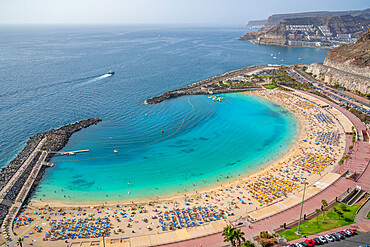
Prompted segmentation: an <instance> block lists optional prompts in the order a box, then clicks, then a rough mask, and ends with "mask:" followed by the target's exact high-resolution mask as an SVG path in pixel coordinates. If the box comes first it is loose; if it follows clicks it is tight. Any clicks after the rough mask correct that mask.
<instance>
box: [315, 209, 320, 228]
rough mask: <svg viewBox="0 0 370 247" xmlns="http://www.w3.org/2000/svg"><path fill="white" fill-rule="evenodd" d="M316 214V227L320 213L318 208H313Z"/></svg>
mask: <svg viewBox="0 0 370 247" xmlns="http://www.w3.org/2000/svg"><path fill="white" fill-rule="evenodd" d="M315 211H316V213H317V215H316V224H317V227H319V214H320V209H316V210H315Z"/></svg>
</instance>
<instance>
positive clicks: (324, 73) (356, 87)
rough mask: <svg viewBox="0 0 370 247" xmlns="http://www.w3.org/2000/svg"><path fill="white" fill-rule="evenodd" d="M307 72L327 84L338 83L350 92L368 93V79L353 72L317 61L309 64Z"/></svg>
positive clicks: (369, 86) (369, 87) (369, 82)
mask: <svg viewBox="0 0 370 247" xmlns="http://www.w3.org/2000/svg"><path fill="white" fill-rule="evenodd" d="M307 72H311V73H312V74H313V75H316V78H317V79H318V80H320V81H322V82H325V83H326V84H328V85H331V86H334V85H340V86H341V87H344V88H346V89H348V90H350V91H351V92H356V91H359V92H361V93H363V94H369V93H370V79H369V78H368V77H364V76H360V75H357V74H354V73H349V72H346V71H343V70H339V69H336V68H333V67H329V66H326V65H323V64H319V63H313V64H311V65H310V66H309V67H308V69H307Z"/></svg>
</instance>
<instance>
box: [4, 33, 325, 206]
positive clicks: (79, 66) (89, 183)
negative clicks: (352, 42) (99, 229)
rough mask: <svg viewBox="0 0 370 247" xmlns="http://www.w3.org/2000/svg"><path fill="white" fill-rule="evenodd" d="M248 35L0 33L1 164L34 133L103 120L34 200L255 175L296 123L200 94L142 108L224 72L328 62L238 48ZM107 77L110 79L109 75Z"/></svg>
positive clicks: (156, 189) (235, 99)
mask: <svg viewBox="0 0 370 247" xmlns="http://www.w3.org/2000/svg"><path fill="white" fill-rule="evenodd" d="M247 31H248V30H246V29H242V28H234V27H225V28H222V27H211V28H206V27H198V28H193V27H183V26H182V27H174V26H98V27H96V26H79V27H76V26H73V27H72V26H25V27H20V26H2V27H0V54H1V55H0V86H1V87H0V88H1V90H0V119H1V121H0V165H1V166H4V165H6V164H7V163H8V162H9V161H10V160H11V159H12V158H14V157H15V155H16V154H17V153H18V152H19V151H20V150H21V149H22V148H23V146H24V143H25V141H26V140H27V139H28V138H29V137H30V136H32V135H34V134H36V133H38V132H43V131H46V130H49V129H52V128H57V127H60V126H62V125H65V124H67V123H72V122H75V121H78V120H81V119H86V118H90V117H99V118H102V119H103V122H101V123H99V124H98V125H97V126H92V127H90V128H88V129H85V130H83V131H81V132H78V133H76V134H74V135H73V137H72V138H71V139H70V142H69V143H68V145H67V146H66V147H65V148H64V150H67V151H68V150H76V149H90V152H89V153H83V154H79V155H77V156H74V157H66V156H63V157H55V158H54V159H53V161H54V162H55V164H56V165H55V167H53V168H50V169H47V172H46V174H45V176H44V178H43V181H42V183H41V185H40V186H39V188H38V190H37V192H36V194H35V195H34V197H35V199H38V198H43V199H44V200H57V201H65V202H91V201H99V202H100V201H118V200H136V199H140V198H147V197H156V196H161V195H166V194H172V193H174V194H176V193H178V192H181V193H184V192H185V190H186V191H189V190H197V189H201V188H204V187H206V186H210V185H214V184H217V179H219V182H224V181H225V177H226V176H229V177H233V178H235V177H237V176H238V175H239V174H245V173H247V172H250V171H253V170H255V169H258V168H259V167H260V166H262V165H263V164H262V163H264V162H267V161H268V160H269V159H270V160H271V159H273V158H274V157H276V156H277V155H279V154H280V153H282V152H284V151H286V148H287V147H288V146H289V144H290V142H291V141H292V139H294V136H295V135H296V128H297V125H296V121H295V119H294V117H293V116H292V115H291V114H290V113H289V112H287V111H286V110H285V109H283V108H281V107H280V106H277V105H275V104H273V103H271V102H269V101H266V100H263V99H259V98H256V97H252V96H247V95H244V94H232V95H231V94H230V95H223V97H225V99H224V100H223V101H222V102H214V101H212V100H211V99H209V98H208V97H207V96H205V95H202V96H199V95H198V96H190V97H180V98H177V99H171V100H168V101H165V102H162V103H160V104H157V105H146V104H144V101H145V99H147V98H150V97H153V96H157V95H159V94H161V93H163V92H165V91H168V90H171V89H176V88H179V87H183V86H185V85H188V84H190V83H193V82H196V81H199V80H202V79H206V78H208V77H211V76H214V75H217V74H221V73H223V72H226V71H229V70H234V69H239V68H242V67H245V66H249V65H267V64H294V63H302V62H303V63H307V64H309V63H312V62H323V60H324V59H325V56H326V53H327V50H325V49H311V48H293V47H278V46H262V45H256V44H253V43H251V42H248V41H238V40H237V39H238V38H239V37H240V36H242V35H243V34H244V33H245V32H247ZM271 54H274V56H276V57H277V58H276V59H274V58H273V56H271ZM299 58H302V59H299ZM109 70H114V71H115V74H114V75H113V76H108V75H107V74H106V73H107V72H108V71H109ZM162 130H163V131H164V133H162ZM167 136H168V137H167ZM166 137H167V138H166ZM163 138H164V139H163ZM161 139H163V140H161ZM159 140H161V141H159ZM115 149H116V150H117V153H114V152H113V150H115ZM136 149H137V150H136ZM261 162H262V163H261ZM61 189H63V192H61ZM54 191H56V193H54ZM64 195H66V197H64ZM68 196H69V197H68Z"/></svg>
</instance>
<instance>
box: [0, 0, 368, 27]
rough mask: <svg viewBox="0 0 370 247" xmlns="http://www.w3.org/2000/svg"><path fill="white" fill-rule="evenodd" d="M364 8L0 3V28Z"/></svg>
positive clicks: (266, 2)
mask: <svg viewBox="0 0 370 247" xmlns="http://www.w3.org/2000/svg"><path fill="white" fill-rule="evenodd" d="M369 7H370V4H369V3H366V1H363V0H353V1H351V2H348V1H346V0H337V1H335V0H328V1H322V0H321V1H319V0H312V1H310V2H300V1H299V2H298V1H291V0H280V1H277V0H275V1H274V0H261V1H258V2H255V1H249V0H244V1H243V0H230V1H225V0H187V1H180V0H156V1H150V0H136V1H134V0H121V1H120V0H106V1H99V0H65V1H56V0H0V24H1V25H4V24H5V25H6V24H22V25H23V24H32V25H34V24H47V25H53V24H77V25H83V24H92V25H99V24H100V25H200V26H205V25H215V26H220V25H225V26H229V25H233V26H235V25H245V24H247V22H248V21H250V20H262V19H266V18H267V17H268V16H270V15H272V14H283V13H294V12H311V11H344V10H363V9H366V8H369Z"/></svg>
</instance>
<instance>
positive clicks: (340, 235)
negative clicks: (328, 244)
mask: <svg viewBox="0 0 370 247" xmlns="http://www.w3.org/2000/svg"><path fill="white" fill-rule="evenodd" d="M334 234H335V235H336V236H337V237H338V238H340V239H345V237H344V236H343V235H342V234H340V233H339V232H336V233H334Z"/></svg>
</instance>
